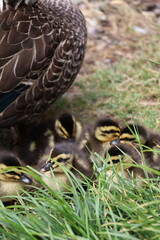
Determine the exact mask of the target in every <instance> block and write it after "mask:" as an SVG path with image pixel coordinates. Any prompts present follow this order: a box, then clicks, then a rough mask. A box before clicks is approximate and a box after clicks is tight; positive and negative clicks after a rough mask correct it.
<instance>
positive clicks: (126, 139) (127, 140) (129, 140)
mask: <svg viewBox="0 0 160 240" xmlns="http://www.w3.org/2000/svg"><path fill="white" fill-rule="evenodd" d="M121 141H126V142H131V141H135V138H121Z"/></svg>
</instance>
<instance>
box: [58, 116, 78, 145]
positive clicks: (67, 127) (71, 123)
mask: <svg viewBox="0 0 160 240" xmlns="http://www.w3.org/2000/svg"><path fill="white" fill-rule="evenodd" d="M81 132H82V126H81V123H80V122H79V121H77V120H76V118H75V117H74V116H73V114H71V113H63V114H61V115H59V116H58V117H57V118H56V119H55V123H54V132H53V133H54V138H55V142H60V141H62V140H69V141H75V140H77V139H79V137H80V135H81Z"/></svg>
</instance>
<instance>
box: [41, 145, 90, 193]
mask: <svg viewBox="0 0 160 240" xmlns="http://www.w3.org/2000/svg"><path fill="white" fill-rule="evenodd" d="M64 167H65V168H67V169H69V170H70V171H71V172H72V173H73V174H74V175H75V177H76V178H78V179H83V177H82V175H81V173H82V174H83V175H84V176H86V177H88V178H92V176H93V164H92V162H91V160H90V159H89V158H88V157H86V154H85V152H83V151H81V150H80V149H78V148H77V147H76V146H75V145H73V144H72V143H69V142H63V143H59V144H56V145H55V146H54V149H53V150H52V152H51V155H50V157H49V159H48V161H47V163H46V165H45V166H44V167H43V168H42V169H41V172H43V173H44V175H45V176H44V177H43V178H42V179H43V181H44V182H45V183H46V184H47V185H48V186H49V187H50V188H51V189H52V190H53V191H62V192H63V191H67V190H66V189H67V187H66V186H69V185H70V182H69V179H68V177H67V175H66V174H65V171H64Z"/></svg>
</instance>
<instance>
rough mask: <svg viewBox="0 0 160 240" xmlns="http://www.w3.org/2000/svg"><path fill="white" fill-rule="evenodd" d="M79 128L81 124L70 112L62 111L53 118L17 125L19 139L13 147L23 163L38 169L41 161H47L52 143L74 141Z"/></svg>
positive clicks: (79, 131)
mask: <svg viewBox="0 0 160 240" xmlns="http://www.w3.org/2000/svg"><path fill="white" fill-rule="evenodd" d="M81 129H82V127H81V124H80V123H79V122H78V121H76V119H75V117H74V116H73V115H72V114H70V113H63V114H61V115H60V116H59V117H57V118H56V119H55V120H51V119H49V120H44V121H43V122H39V124H36V125H33V126H30V125H28V127H27V126H25V128H24V126H23V125H21V126H20V125H19V130H18V131H19V133H20V139H21V141H19V142H18V144H17V145H16V146H15V147H14V151H15V152H16V153H17V155H18V156H19V157H20V159H23V162H24V165H30V166H32V167H34V168H36V169H37V170H39V168H40V167H41V166H42V165H41V162H46V161H47V159H48V156H49V155H50V152H51V150H52V149H53V147H54V144H56V143H59V142H61V141H70V142H73V141H75V139H77V138H78V137H79V135H80V133H81ZM43 164H44V163H43Z"/></svg>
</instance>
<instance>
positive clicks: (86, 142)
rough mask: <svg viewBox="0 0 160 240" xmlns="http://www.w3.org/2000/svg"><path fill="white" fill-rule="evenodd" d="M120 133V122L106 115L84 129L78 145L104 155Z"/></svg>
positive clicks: (84, 149)
mask: <svg viewBox="0 0 160 240" xmlns="http://www.w3.org/2000/svg"><path fill="white" fill-rule="evenodd" d="M119 135H120V127H119V125H118V123H117V122H116V121H115V120H113V119H111V118H108V117H104V118H101V119H99V120H97V121H96V122H95V123H94V124H92V125H89V126H87V127H86V129H84V131H83V132H82V135H81V138H80V140H79V143H78V145H79V148H80V149H83V151H86V152H88V153H91V152H92V153H94V152H97V153H98V154H99V155H101V156H102V157H104V153H105V152H106V149H108V148H109V147H110V142H111V141H113V140H114V139H117V138H118V137H119Z"/></svg>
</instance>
